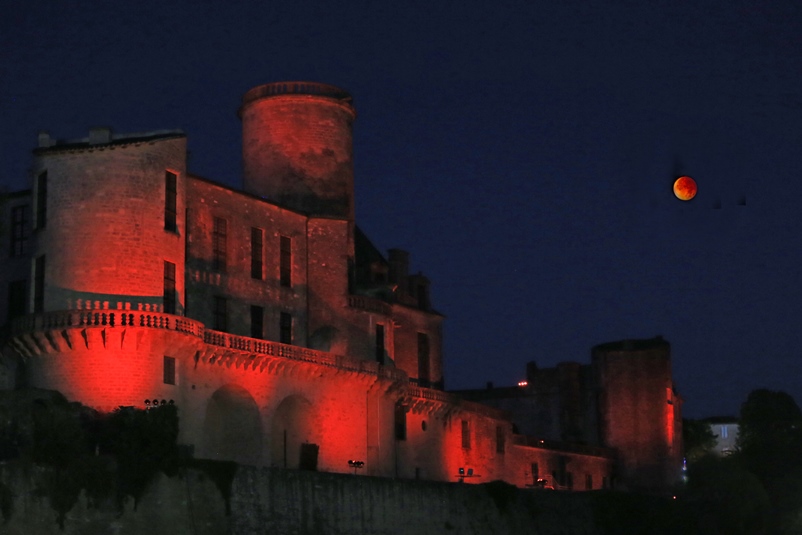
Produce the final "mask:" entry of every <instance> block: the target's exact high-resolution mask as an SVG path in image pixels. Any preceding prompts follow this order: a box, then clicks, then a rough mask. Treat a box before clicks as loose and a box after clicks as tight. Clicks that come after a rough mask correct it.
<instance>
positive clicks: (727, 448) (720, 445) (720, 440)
mask: <svg viewBox="0 0 802 535" xmlns="http://www.w3.org/2000/svg"><path fill="white" fill-rule="evenodd" d="M702 421H703V422H705V423H706V424H707V425H709V426H710V432H711V433H713V435H715V437H716V445H715V446H714V447H713V449H712V452H713V453H715V454H717V455H721V456H725V455H730V454H731V453H733V452H735V448H736V445H737V442H738V427H739V422H738V418H735V417H733V416H713V417H710V418H705V419H704V420H702Z"/></svg>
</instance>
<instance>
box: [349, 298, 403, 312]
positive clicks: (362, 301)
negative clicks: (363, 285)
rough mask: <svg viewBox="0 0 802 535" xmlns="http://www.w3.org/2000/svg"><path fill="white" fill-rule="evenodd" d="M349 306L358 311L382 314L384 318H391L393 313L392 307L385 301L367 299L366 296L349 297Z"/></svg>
mask: <svg viewBox="0 0 802 535" xmlns="http://www.w3.org/2000/svg"><path fill="white" fill-rule="evenodd" d="M348 306H349V307H351V308H356V309H358V310H364V311H366V312H373V313H375V314H382V315H384V316H390V315H391V314H392V312H393V309H392V307H391V306H390V305H389V304H387V303H385V302H384V301H380V300H378V299H374V298H372V297H366V296H364V295H349V296H348Z"/></svg>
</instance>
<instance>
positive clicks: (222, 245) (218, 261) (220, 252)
mask: <svg viewBox="0 0 802 535" xmlns="http://www.w3.org/2000/svg"><path fill="white" fill-rule="evenodd" d="M226 226H227V225H226V220H225V219H223V218H221V217H215V218H214V229H213V230H212V269H213V270H214V271H219V272H221V273H225V271H226V237H227V234H226Z"/></svg>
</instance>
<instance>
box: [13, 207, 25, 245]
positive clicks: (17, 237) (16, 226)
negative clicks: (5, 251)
mask: <svg viewBox="0 0 802 535" xmlns="http://www.w3.org/2000/svg"><path fill="white" fill-rule="evenodd" d="M27 242H28V207H27V206H25V205H22V206H15V207H14V208H12V209H11V256H22V255H23V254H24V253H25V246H26V244H27Z"/></svg>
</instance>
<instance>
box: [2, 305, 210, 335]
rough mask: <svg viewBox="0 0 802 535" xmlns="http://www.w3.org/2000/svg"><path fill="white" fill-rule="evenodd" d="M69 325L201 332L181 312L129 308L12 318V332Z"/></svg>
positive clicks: (16, 333) (187, 332) (49, 313)
mask: <svg viewBox="0 0 802 535" xmlns="http://www.w3.org/2000/svg"><path fill="white" fill-rule="evenodd" d="M70 327H145V328H153V329H167V330H174V331H179V332H183V333H186V334H190V335H193V336H197V337H202V336H203V331H204V329H203V324H202V323H200V322H199V321H195V320H192V319H189V318H185V317H183V316H174V315H172V314H163V313H159V312H139V311H137V312H132V311H128V310H120V311H114V310H64V311H58V312H45V313H42V314H31V315H28V316H23V317H21V318H17V319H16V320H14V322H13V323H12V326H11V332H12V334H13V335H20V334H24V333H29V332H35V331H47V330H53V329H64V328H70Z"/></svg>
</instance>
